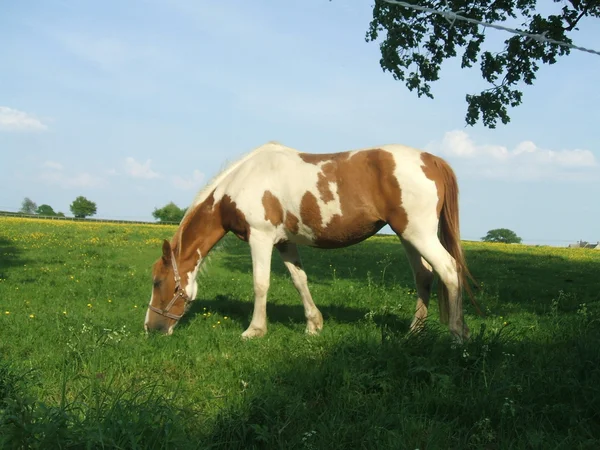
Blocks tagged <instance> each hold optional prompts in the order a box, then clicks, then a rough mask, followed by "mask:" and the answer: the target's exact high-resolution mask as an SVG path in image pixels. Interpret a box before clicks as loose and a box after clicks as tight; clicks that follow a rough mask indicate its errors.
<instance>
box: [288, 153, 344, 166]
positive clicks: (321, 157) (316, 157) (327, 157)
mask: <svg viewBox="0 0 600 450" xmlns="http://www.w3.org/2000/svg"><path fill="white" fill-rule="evenodd" d="M298 155H299V156H300V158H301V159H302V161H304V162H305V163H308V164H315V165H317V164H319V163H322V162H323V161H331V160H333V159H342V158H348V156H349V155H350V152H341V153H299V154H298Z"/></svg>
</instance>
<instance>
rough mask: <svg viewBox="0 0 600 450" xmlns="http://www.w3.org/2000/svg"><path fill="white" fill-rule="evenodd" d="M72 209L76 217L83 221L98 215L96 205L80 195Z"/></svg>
mask: <svg viewBox="0 0 600 450" xmlns="http://www.w3.org/2000/svg"><path fill="white" fill-rule="evenodd" d="M70 209H71V212H72V213H73V215H74V216H75V217H77V218H79V219H83V218H85V217H89V216H93V215H94V214H96V203H94V202H92V201H90V200H88V199H87V198H85V197H83V196H81V195H80V196H79V197H77V198H76V199H75V200H73V203H71V206H70Z"/></svg>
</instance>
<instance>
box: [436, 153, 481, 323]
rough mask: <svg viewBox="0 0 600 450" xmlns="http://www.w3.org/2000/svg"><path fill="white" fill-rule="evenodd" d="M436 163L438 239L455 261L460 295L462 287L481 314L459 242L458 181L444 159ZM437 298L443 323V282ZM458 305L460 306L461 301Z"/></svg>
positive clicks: (445, 315)
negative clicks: (439, 197)
mask: <svg viewBox="0 0 600 450" xmlns="http://www.w3.org/2000/svg"><path fill="white" fill-rule="evenodd" d="M436 165H437V166H438V169H439V171H440V173H441V175H442V179H443V185H444V200H443V204H442V211H441V213H440V241H441V242H442V245H443V246H444V248H445V249H446V250H447V251H448V253H450V255H451V256H452V257H453V258H454V260H455V261H456V270H457V271H458V281H459V295H462V290H463V289H464V290H465V291H466V292H467V294H468V296H469V299H470V300H471V303H472V304H473V306H474V307H475V309H476V310H477V313H478V314H479V315H480V316H481V315H483V314H482V313H481V310H480V309H479V306H478V305H477V302H476V301H475V298H474V296H473V291H472V290H471V287H470V286H469V281H471V282H473V283H474V284H476V281H475V278H473V275H471V272H470V271H469V268H468V267H467V263H466V261H465V257H464V254H463V250H462V246H461V243H460V226H459V211H458V183H457V181H456V175H455V174H454V171H453V170H452V168H451V167H450V166H449V165H448V163H447V162H446V161H444V160H443V159H441V158H436ZM438 300H439V308H440V320H441V321H442V322H443V323H448V290H447V289H446V287H445V286H444V284H443V283H438ZM459 307H460V308H462V302H460V304H459Z"/></svg>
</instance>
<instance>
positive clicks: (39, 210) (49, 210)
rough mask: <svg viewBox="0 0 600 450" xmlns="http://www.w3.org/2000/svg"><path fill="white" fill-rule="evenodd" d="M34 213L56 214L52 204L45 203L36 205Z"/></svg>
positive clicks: (43, 214)
mask: <svg viewBox="0 0 600 450" xmlns="http://www.w3.org/2000/svg"><path fill="white" fill-rule="evenodd" d="M35 213H36V214H39V215H40V216H56V215H57V214H56V212H54V209H53V208H52V206H50V205H46V204H45V203H44V204H43V205H40V206H38V207H37V209H36V210H35Z"/></svg>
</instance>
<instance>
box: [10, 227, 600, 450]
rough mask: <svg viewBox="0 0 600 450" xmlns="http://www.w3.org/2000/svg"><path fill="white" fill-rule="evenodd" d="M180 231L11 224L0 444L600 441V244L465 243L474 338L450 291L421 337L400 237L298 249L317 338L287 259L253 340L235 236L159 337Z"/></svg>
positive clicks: (244, 257) (329, 445)
mask: <svg viewBox="0 0 600 450" xmlns="http://www.w3.org/2000/svg"><path fill="white" fill-rule="evenodd" d="M174 231H175V227H174V226H161V225H129V224H127V225H124V224H109V223H106V224H101V223H87V222H61V221H45V220H35V219H22V218H18V219H17V218H0V448H2V449H30V448H31V449H38V448H40V449H42V448H43V449H46V448H52V449H54V448H65V449H66V448H69V449H101V448H104V449H138V448H139V449H251V448H257V449H262V448H269V449H270V448H280V449H307V450H308V449H310V450H313V449H322V448H326V449H328V450H334V449H411V450H414V449H438V448H439V449H469V448H472V449H505V448H506V449H508V448H511V449H513V448H527V449H537V448H539V449H549V448H552V449H555V448H556V449H559V448H560V449H562V448H564V449H576V448H577V449H597V448H600V320H599V319H600V298H599V295H600V294H599V293H600V276H599V273H600V252H598V251H592V250H584V249H565V248H550V247H530V246H524V245H501V244H484V243H476V242H465V243H464V248H465V251H466V258H467V262H468V264H469V266H470V268H471V271H472V273H473V275H474V276H475V278H476V279H477V280H478V282H479V285H480V287H479V289H478V290H477V291H476V297H477V301H478V303H479V305H480V306H481V308H482V309H483V311H484V312H485V317H479V316H477V315H476V314H475V311H474V309H473V308H472V306H471V305H470V304H469V303H468V302H465V313H466V320H467V322H468V324H469V326H470V328H471V335H472V338H471V340H470V341H468V342H467V343H465V344H464V345H456V344H454V343H453V342H452V340H451V338H450V336H449V333H448V331H447V329H446V328H445V327H442V326H440V325H439V323H438V315H437V300H436V296H435V295H434V296H433V298H432V302H431V303H432V306H431V308H430V311H431V313H430V320H429V322H428V323H427V327H426V329H425V330H424V331H423V332H422V333H419V334H416V335H408V334H407V330H408V325H409V323H410V319H411V318H412V315H413V311H414V306H415V300H416V298H415V290H414V284H413V281H412V274H411V272H410V268H409V266H408V263H407V261H406V258H405V256H404V252H403V250H402V247H401V245H400V243H399V242H398V240H397V239H396V238H395V237H392V236H375V237H373V238H371V239H369V240H367V241H365V242H364V243H361V244H359V245H356V246H353V247H348V248H346V249H340V250H316V249H310V248H305V247H303V248H301V255H302V258H303V262H304V265H305V268H306V271H307V274H308V277H309V285H310V287H311V291H312V294H313V298H314V299H315V302H316V303H317V306H319V308H320V309H321V311H322V312H323V316H324V318H325V325H324V329H323V331H322V333H321V334H320V335H319V336H314V337H311V336H306V335H305V334H304V327H305V323H304V317H303V310H302V306H301V302H300V299H299V296H298V295H297V293H296V291H295V290H294V287H293V285H292V283H291V280H290V278H289V275H288V274H287V272H286V270H285V268H284V266H283V264H282V263H281V261H280V259H279V256H278V255H277V254H274V256H273V275H272V281H271V289H270V291H269V303H268V307H267V311H268V315H269V330H268V334H267V335H266V336H265V337H264V338H261V339H255V340H250V341H243V340H242V339H241V338H240V334H241V333H242V331H243V330H244V329H245V328H246V326H247V325H248V323H249V319H250V316H251V313H252V306H253V291H252V281H251V280H252V276H251V264H250V254H249V249H248V246H247V245H246V244H245V243H243V242H240V241H238V240H237V239H236V238H235V237H229V236H228V237H226V238H225V239H224V240H223V242H222V244H221V245H220V246H219V248H217V249H216V250H215V251H213V253H212V257H211V260H210V261H209V263H208V264H207V267H206V270H205V272H204V273H203V274H202V275H201V276H200V277H199V286H200V289H199V295H198V299H197V300H196V301H195V302H194V304H193V306H192V308H191V310H190V311H189V312H188V314H187V315H186V316H185V317H184V319H182V321H181V323H180V324H179V325H178V326H177V327H176V329H175V332H174V334H173V335H172V336H169V337H165V336H161V335H155V334H152V335H149V336H147V335H146V334H145V332H144V331H143V321H144V315H145V312H146V307H147V303H148V300H149V295H150V291H151V278H150V270H151V266H152V264H153V262H154V261H155V260H156V258H157V257H158V256H159V255H160V245H161V242H162V239H164V238H170V237H171V236H172V234H173V233H174Z"/></svg>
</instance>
